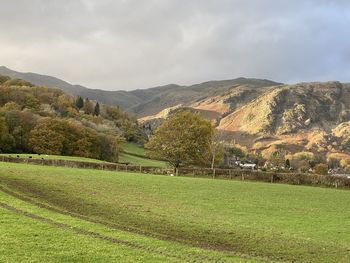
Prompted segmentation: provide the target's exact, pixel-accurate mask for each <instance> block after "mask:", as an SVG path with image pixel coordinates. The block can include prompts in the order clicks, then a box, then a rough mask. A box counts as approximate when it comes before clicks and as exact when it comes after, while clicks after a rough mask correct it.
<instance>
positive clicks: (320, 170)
mask: <svg viewBox="0 0 350 263" xmlns="http://www.w3.org/2000/svg"><path fill="white" fill-rule="evenodd" d="M315 173H316V174H324V175H326V174H328V165H327V164H324V163H319V164H317V165H316V166H315Z"/></svg>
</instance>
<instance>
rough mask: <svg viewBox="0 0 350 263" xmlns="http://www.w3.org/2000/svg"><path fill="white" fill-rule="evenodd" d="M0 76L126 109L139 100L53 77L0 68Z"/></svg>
mask: <svg viewBox="0 0 350 263" xmlns="http://www.w3.org/2000/svg"><path fill="white" fill-rule="evenodd" d="M0 75H3V76H9V77H10V78H12V79H23V80H26V81H28V82H30V83H32V84H34V85H38V86H46V87H49V88H59V89H61V90H63V91H64V92H66V93H69V94H71V95H74V96H81V97H83V98H89V99H92V100H97V101H100V102H102V103H105V104H110V105H114V106H119V107H121V108H122V109H124V110H125V109H127V108H128V107H129V105H136V104H138V103H140V102H141V99H140V98H139V97H137V96H134V95H133V94H132V93H130V92H127V91H106V90H99V89H88V88H86V87H83V86H81V85H73V84H70V83H68V82H66V81H63V80H60V79H58V78H55V77H51V76H46V75H40V74H36V73H22V72H17V71H14V70H11V69H9V68H7V67H4V66H0Z"/></svg>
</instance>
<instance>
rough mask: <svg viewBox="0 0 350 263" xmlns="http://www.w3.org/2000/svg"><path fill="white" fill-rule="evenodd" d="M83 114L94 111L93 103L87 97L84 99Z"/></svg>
mask: <svg viewBox="0 0 350 263" xmlns="http://www.w3.org/2000/svg"><path fill="white" fill-rule="evenodd" d="M83 110H84V113H85V114H93V113H94V105H93V104H92V102H91V101H90V100H89V99H86V100H85V102H84V107H83Z"/></svg>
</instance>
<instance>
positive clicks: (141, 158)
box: [119, 143, 168, 168]
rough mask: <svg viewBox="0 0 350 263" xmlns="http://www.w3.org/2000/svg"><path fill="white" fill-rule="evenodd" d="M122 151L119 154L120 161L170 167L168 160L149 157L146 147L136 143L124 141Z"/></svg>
mask: <svg viewBox="0 0 350 263" xmlns="http://www.w3.org/2000/svg"><path fill="white" fill-rule="evenodd" d="M122 151H123V152H121V153H120V156H119V162H122V163H131V164H137V165H142V166H151V167H160V168H167V167H168V164H167V163H166V162H163V161H158V160H151V159H148V158H147V157H146V153H145V149H144V148H142V147H141V146H139V145H137V144H135V143H123V144H122Z"/></svg>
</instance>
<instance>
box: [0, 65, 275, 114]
mask: <svg viewBox="0 0 350 263" xmlns="http://www.w3.org/2000/svg"><path fill="white" fill-rule="evenodd" d="M0 75H4V76H9V77H11V78H17V79H23V80H26V81H28V82H30V83H33V84H35V85H39V86H47V87H51V88H59V89H61V90H63V91H65V92H67V93H69V94H72V95H75V96H81V97H83V98H89V99H91V100H97V101H100V102H102V103H105V104H109V105H114V106H119V107H120V108H121V109H123V110H125V111H127V112H129V113H133V114H136V115H137V116H139V117H143V116H147V115H152V114H155V113H157V112H159V111H161V110H163V109H165V108H168V107H172V106H175V105H177V104H186V103H188V102H191V101H195V100H198V99H201V98H206V97H208V96H211V95H213V94H216V93H220V92H224V91H226V90H227V89H228V88H230V87H232V86H234V85H243V84H248V85H252V86H255V87H266V86H273V85H277V84H278V83H276V82H273V81H269V80H259V79H245V78H238V79H233V80H222V81H209V82H204V83H201V84H196V85H191V86H179V85H175V84H171V85H165V86H159V87H155V88H150V89H139V90H133V91H122V90H121V91H106V90H98V89H88V88H86V87H83V86H80V85H72V84H70V83H67V82H66V81H63V80H60V79H58V78H55V77H51V76H46V75H40V74H36V73H21V72H17V71H14V70H11V69H8V68H6V67H4V66H0Z"/></svg>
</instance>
